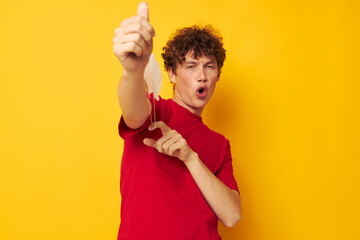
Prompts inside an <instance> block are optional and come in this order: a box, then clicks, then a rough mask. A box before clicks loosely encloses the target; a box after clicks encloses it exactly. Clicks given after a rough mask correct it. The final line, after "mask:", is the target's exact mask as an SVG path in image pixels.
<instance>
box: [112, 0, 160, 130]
mask: <svg viewBox="0 0 360 240" xmlns="http://www.w3.org/2000/svg"><path fill="white" fill-rule="evenodd" d="M154 36H155V31H154V29H153V27H152V26H151V25H150V23H149V9H148V5H147V3H146V2H141V3H140V4H139V7H138V14H137V15H136V16H133V17H131V18H128V19H125V20H124V21H122V23H121V25H120V27H119V28H117V29H115V37H114V39H113V42H114V46H113V51H114V53H115V55H116V57H117V58H118V59H119V61H120V63H121V65H122V66H123V68H124V70H123V74H122V77H121V79H120V82H119V85H118V98H119V103H120V107H121V110H122V113H123V117H124V121H125V123H126V125H127V126H128V127H130V128H133V129H136V128H139V127H140V126H141V125H142V124H143V123H144V122H145V120H146V119H147V117H148V116H149V114H150V111H151V104H150V101H149V100H148V98H147V97H146V91H145V85H144V71H145V67H146V64H147V63H148V61H149V57H150V55H151V52H152V49H153V40H152V39H153V37H154Z"/></svg>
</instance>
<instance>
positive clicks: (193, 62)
mask: <svg viewBox="0 0 360 240" xmlns="http://www.w3.org/2000/svg"><path fill="white" fill-rule="evenodd" d="M198 62H199V61H193V60H187V61H185V62H184V63H185V64H198ZM215 63H216V61H215V60H210V61H207V62H205V65H207V64H215Z"/></svg>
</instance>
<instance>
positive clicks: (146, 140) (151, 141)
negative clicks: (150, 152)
mask: <svg viewBox="0 0 360 240" xmlns="http://www.w3.org/2000/svg"><path fill="white" fill-rule="evenodd" d="M143 143H144V144H145V145H146V146H148V147H155V145H156V141H155V140H154V139H151V138H144V141H143Z"/></svg>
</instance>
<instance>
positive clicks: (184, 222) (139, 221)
mask: <svg viewBox="0 0 360 240" xmlns="http://www.w3.org/2000/svg"><path fill="white" fill-rule="evenodd" d="M149 98H150V102H151V103H153V102H154V103H155V109H156V111H155V112H156V119H157V121H160V120H161V121H163V122H165V124H167V125H168V126H169V127H170V128H172V129H174V130H176V131H178V132H179V133H180V134H181V135H182V136H183V138H184V139H185V140H186V141H187V143H188V145H189V146H190V148H191V149H192V150H193V151H195V152H196V153H197V154H198V156H199V158H200V159H201V160H202V161H203V162H204V164H205V165H206V166H207V167H208V168H209V169H210V171H211V172H212V173H214V174H215V175H216V176H217V177H218V178H219V179H220V180H221V181H222V182H223V183H224V184H226V185H227V186H228V187H229V188H231V189H234V190H237V191H238V187H237V184H236V181H235V178H234V175H233V167H232V158H231V152H230V144H229V141H228V140H227V139H226V138H225V137H224V136H222V135H221V134H219V133H216V132H214V131H212V130H210V129H209V128H208V127H207V126H206V125H205V124H204V123H203V122H202V118H201V117H200V116H197V115H195V114H193V113H191V112H190V111H189V110H187V109H185V108H183V107H182V106H180V105H178V104H177V103H176V102H174V101H173V100H171V99H168V100H164V99H162V98H161V97H160V99H159V101H156V100H155V101H153V98H152V97H149ZM150 121H151V120H150V118H148V119H147V121H146V122H145V123H144V124H143V126H142V127H140V128H139V129H136V130H133V129H130V128H128V127H127V126H126V124H125V122H124V120H123V118H121V120H120V123H119V134H120V136H121V137H122V138H123V139H124V152H123V157H122V162H121V176H120V192H121V196H122V201H121V223H120V228H119V233H118V239H121V240H128V239H132V240H138V239H146V240H152V239H154V240H155V239H156V240H176V239H179V240H180V239H181V240H184V239H186V240H188V239H189V240H207V239H209V240H219V239H221V238H220V236H219V233H218V230H217V226H218V219H217V217H216V215H215V214H214V212H213V211H212V210H211V208H210V207H209V205H208V204H207V202H206V200H205V198H204V197H203V195H202V194H201V192H200V190H199V188H198V186H197V185H196V183H195V181H194V180H193V178H192V176H191V174H190V172H189V171H188V169H187V168H186V166H185V164H184V163H183V162H182V161H180V160H179V159H177V158H175V157H170V156H167V155H165V154H162V153H159V152H158V151H157V150H156V149H155V148H151V147H147V146H146V145H144V143H143V139H144V138H146V137H150V138H153V139H159V138H160V137H161V136H162V135H161V131H160V129H156V130H155V131H149V130H148V129H147V127H148V126H149V125H150V123H151V122H150Z"/></svg>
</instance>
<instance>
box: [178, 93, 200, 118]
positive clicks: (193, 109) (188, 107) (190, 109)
mask: <svg viewBox="0 0 360 240" xmlns="http://www.w3.org/2000/svg"><path fill="white" fill-rule="evenodd" d="M172 100H173V101H174V102H176V103H177V104H179V105H180V106H182V107H183V108H185V109H187V110H189V111H190V112H192V113H194V114H196V115H198V116H200V117H201V113H202V111H203V110H204V108H192V107H190V106H188V105H186V104H185V103H183V102H182V101H181V99H180V98H179V97H177V96H176V94H174V96H173V98H172Z"/></svg>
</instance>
